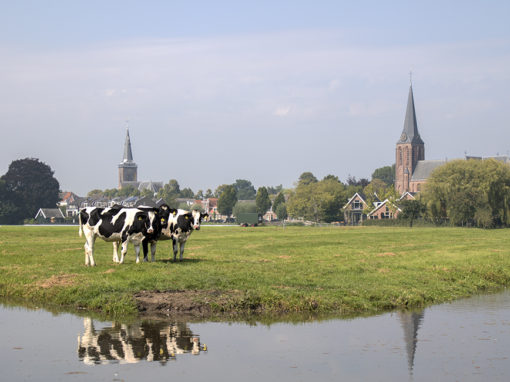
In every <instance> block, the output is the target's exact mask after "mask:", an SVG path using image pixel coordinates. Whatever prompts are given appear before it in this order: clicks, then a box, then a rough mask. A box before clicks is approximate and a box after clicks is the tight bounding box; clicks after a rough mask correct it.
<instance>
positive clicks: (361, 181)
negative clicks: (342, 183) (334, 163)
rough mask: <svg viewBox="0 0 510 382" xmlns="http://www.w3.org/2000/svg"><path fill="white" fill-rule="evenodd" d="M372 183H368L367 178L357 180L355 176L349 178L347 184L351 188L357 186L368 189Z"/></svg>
mask: <svg viewBox="0 0 510 382" xmlns="http://www.w3.org/2000/svg"><path fill="white" fill-rule="evenodd" d="M369 183H370V182H369V181H368V179H366V178H361V179H359V180H358V179H356V177H355V176H352V175H349V177H348V178H347V184H348V185H349V186H357V187H362V188H364V187H366V186H368V184H369Z"/></svg>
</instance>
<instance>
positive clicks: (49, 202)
mask: <svg viewBox="0 0 510 382" xmlns="http://www.w3.org/2000/svg"><path fill="white" fill-rule="evenodd" d="M1 181H2V185H1V188H3V190H2V191H3V192H1V193H0V204H1V205H2V207H5V208H6V210H5V211H2V213H1V216H2V217H1V218H2V220H3V222H4V223H11V224H17V223H22V222H23V219H26V218H33V217H34V216H35V214H36V212H37V210H38V209H39V208H56V204H57V202H58V200H59V198H58V194H59V183H58V180H57V179H55V177H54V176H53V170H52V169H51V168H50V166H48V165H47V164H46V163H43V162H41V161H39V159H35V158H25V159H18V160H15V161H13V162H11V164H10V165H9V169H8V170H7V173H5V175H3V176H2V178H1ZM2 210H3V208H2Z"/></svg>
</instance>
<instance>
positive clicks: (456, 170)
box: [423, 159, 510, 227]
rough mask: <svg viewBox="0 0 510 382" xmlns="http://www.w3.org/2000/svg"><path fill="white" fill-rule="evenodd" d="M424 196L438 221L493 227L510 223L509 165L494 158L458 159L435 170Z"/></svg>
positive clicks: (432, 214) (428, 181)
mask: <svg viewBox="0 0 510 382" xmlns="http://www.w3.org/2000/svg"><path fill="white" fill-rule="evenodd" d="M423 200H424V201H425V203H426V204H427V208H428V211H429V213H430V215H431V217H432V218H433V219H434V220H436V221H444V220H447V219H448V220H449V221H450V223H451V224H453V225H478V226H481V227H494V226H501V225H508V224H510V166H508V165H507V164H504V163H502V162H499V161H496V160H494V159H488V160H473V159H472V160H456V161H451V162H448V163H446V164H445V165H443V166H440V167H438V168H437V169H436V170H434V171H433V172H432V174H431V176H430V177H429V179H428V180H427V183H426V186H425V191H424V193H423Z"/></svg>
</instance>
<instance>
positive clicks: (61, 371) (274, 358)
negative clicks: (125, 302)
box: [0, 290, 510, 382]
mask: <svg viewBox="0 0 510 382" xmlns="http://www.w3.org/2000/svg"><path fill="white" fill-rule="evenodd" d="M0 338H1V344H0V370H1V377H0V379H1V380H2V381H91V380H94V381H140V380H149V379H151V380H152V379H156V380H175V381H187V382H189V381H207V382H214V381H243V382H250V381H257V382H260V381H264V382H268V381H292V382H296V381H339V380H342V381H507V380H509V379H510V359H509V357H510V291H508V290H507V291H504V292H501V293H498V294H493V295H482V296H475V297H472V298H469V299H463V300H458V301H455V302H452V303H448V304H442V305H436V306H432V307H429V308H426V309H424V310H422V311H416V312H392V313H386V314H381V315H378V316H373V317H364V318H354V319H330V320H325V321H313V322H302V323H298V324H296V323H275V324H271V325H265V324H260V323H256V324H253V323H252V324H247V323H242V322H203V323H186V322H160V321H156V322H135V323H130V324H123V323H119V322H116V323H112V322H101V321H97V320H93V319H91V318H88V317H78V316H75V315H72V314H67V313H62V314H52V313H50V312H47V311H45V310H43V309H37V310H30V309H26V308H21V307H10V306H6V305H0Z"/></svg>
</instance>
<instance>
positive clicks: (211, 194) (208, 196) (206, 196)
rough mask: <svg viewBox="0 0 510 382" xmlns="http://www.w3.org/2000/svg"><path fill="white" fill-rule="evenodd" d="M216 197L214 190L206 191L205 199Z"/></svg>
mask: <svg viewBox="0 0 510 382" xmlns="http://www.w3.org/2000/svg"><path fill="white" fill-rule="evenodd" d="M213 196H214V194H213V192H212V190H211V189H210V188H208V189H207V190H206V191H205V198H206V199H209V198H212V197H213Z"/></svg>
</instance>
